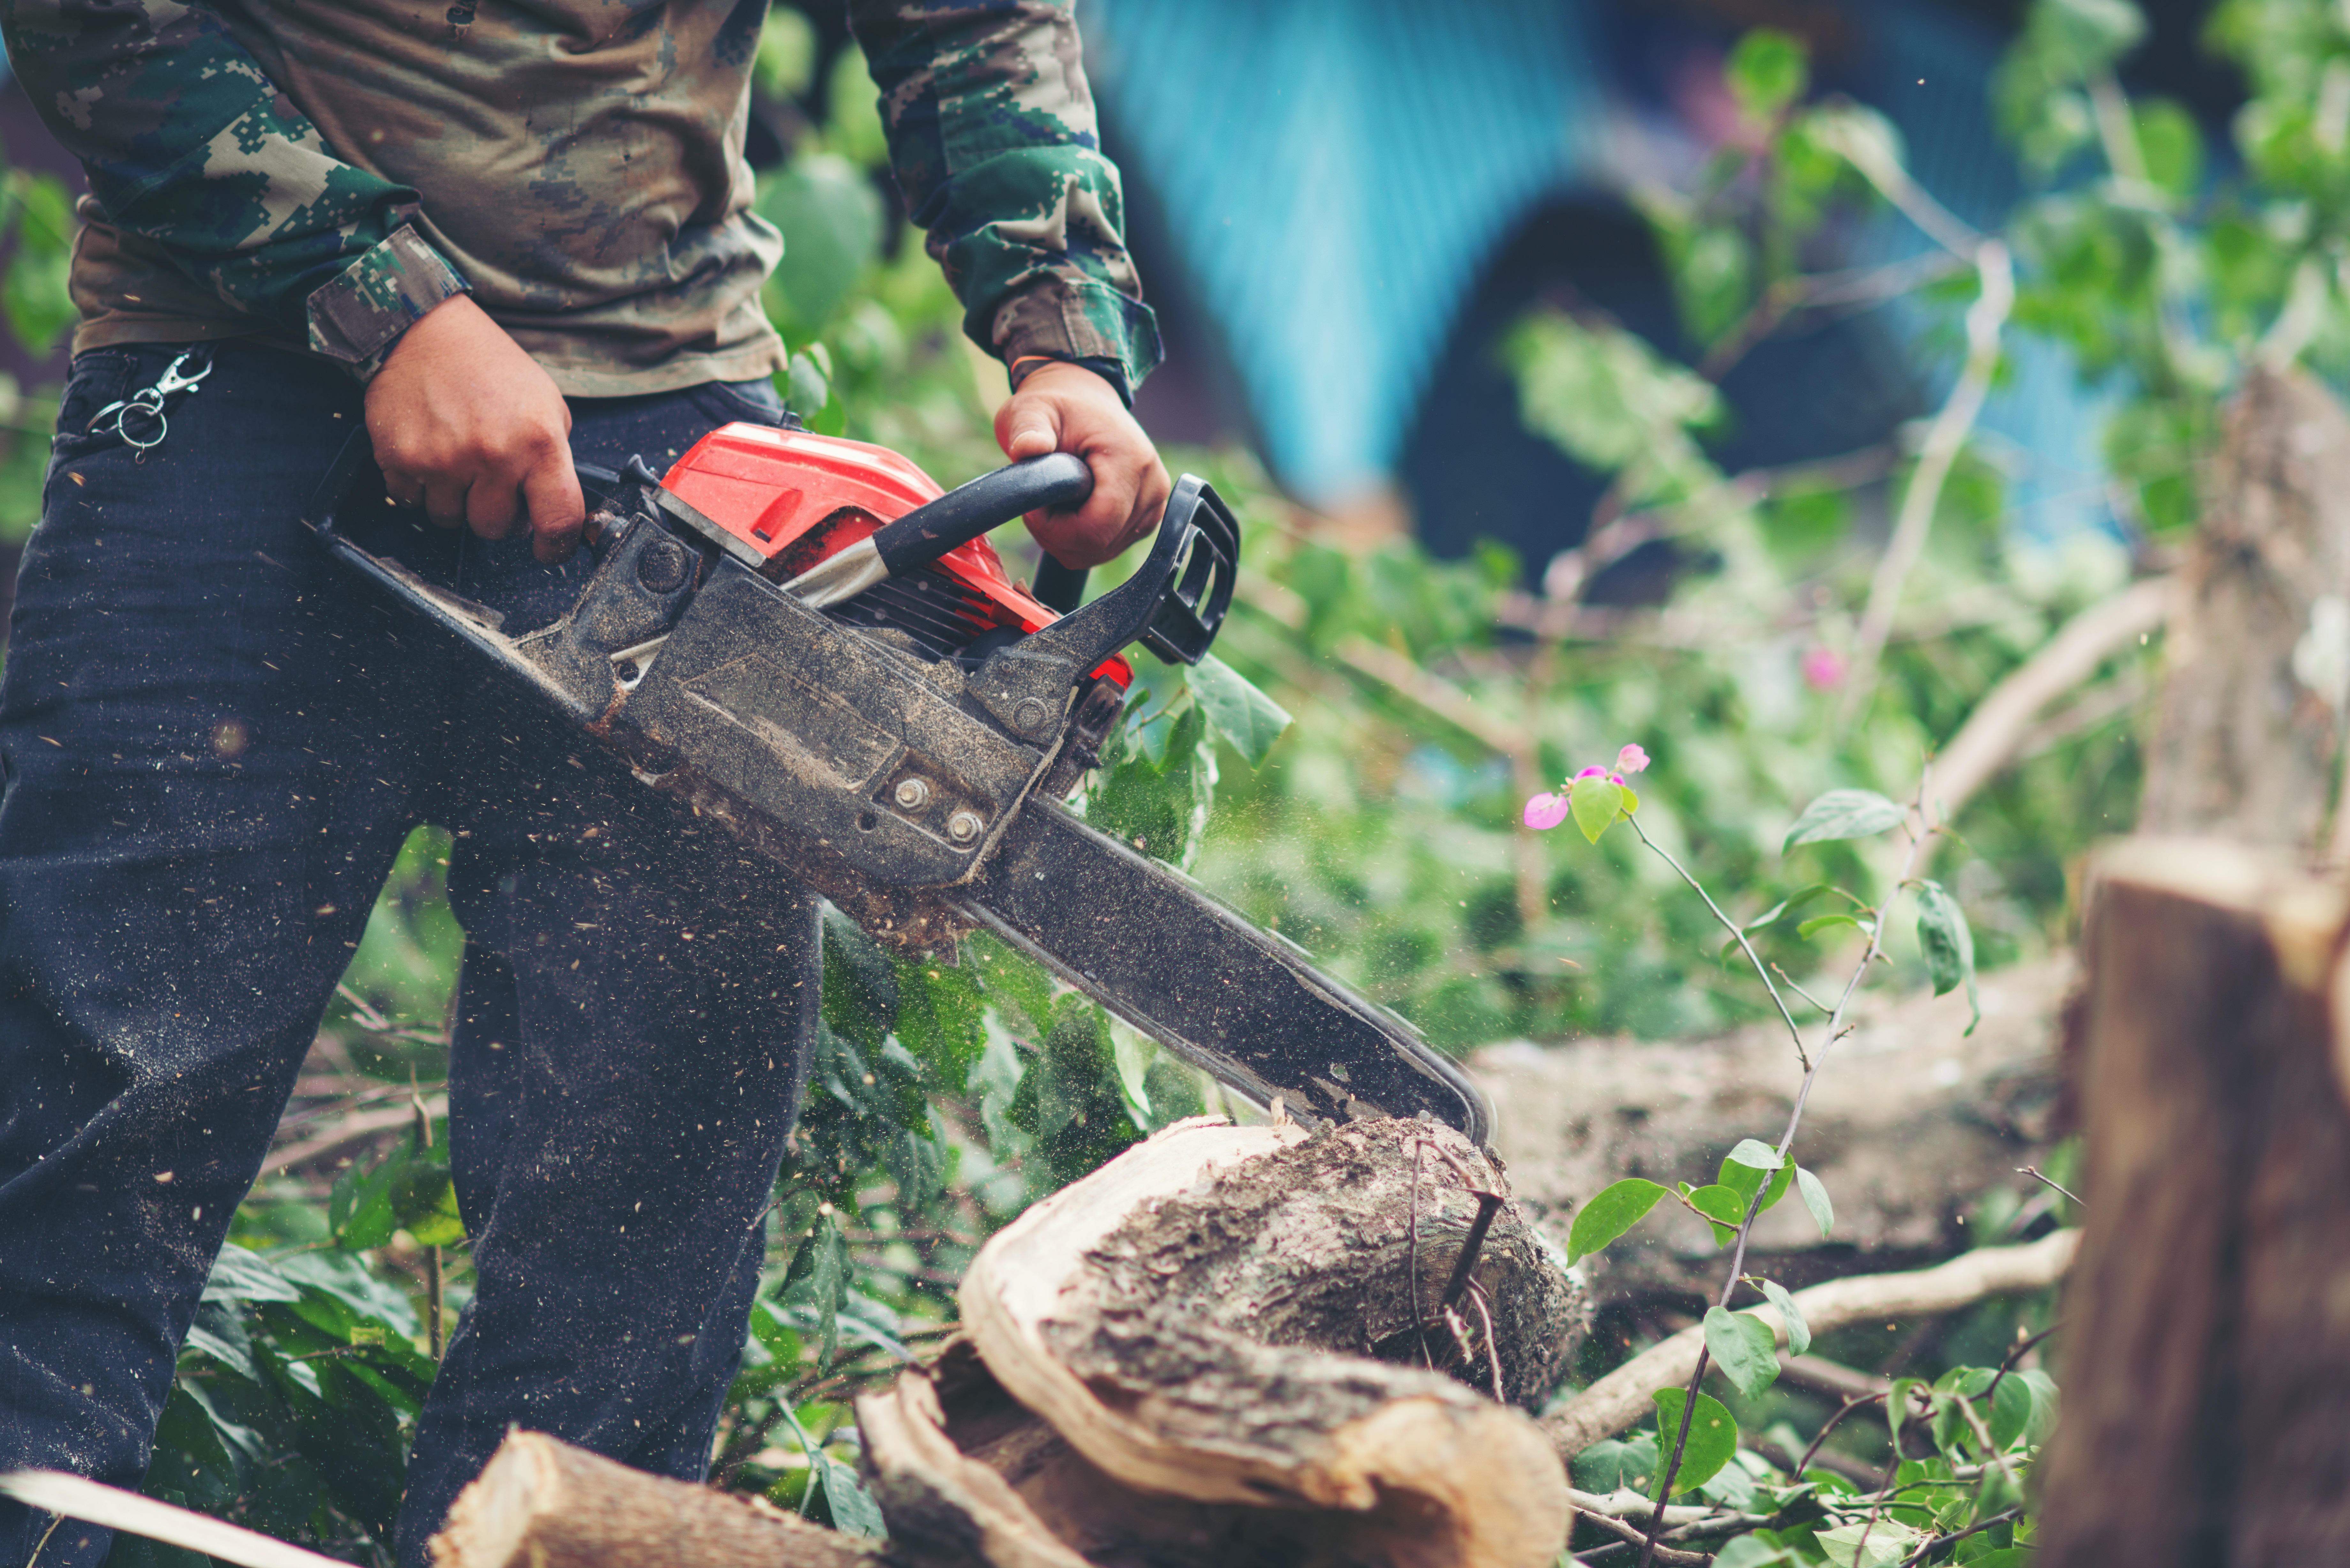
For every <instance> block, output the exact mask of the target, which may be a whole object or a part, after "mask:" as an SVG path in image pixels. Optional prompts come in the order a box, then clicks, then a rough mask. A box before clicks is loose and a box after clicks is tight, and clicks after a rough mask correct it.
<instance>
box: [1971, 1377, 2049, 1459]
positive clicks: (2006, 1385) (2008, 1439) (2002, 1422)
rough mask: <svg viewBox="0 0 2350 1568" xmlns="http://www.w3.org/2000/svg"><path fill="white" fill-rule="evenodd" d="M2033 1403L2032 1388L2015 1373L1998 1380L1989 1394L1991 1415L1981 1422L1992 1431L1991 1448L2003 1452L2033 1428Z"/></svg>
mask: <svg viewBox="0 0 2350 1568" xmlns="http://www.w3.org/2000/svg"><path fill="white" fill-rule="evenodd" d="M2035 1403H2036V1401H2034V1399H2033V1395H2032V1385H2031V1384H2029V1383H2026V1382H2025V1381H2024V1380H2023V1379H2022V1377H2020V1376H2017V1375H2016V1374H2014V1373H2012V1372H2011V1373H2009V1374H2008V1375H2007V1376H2004V1377H2002V1378H2001V1379H2000V1380H1999V1386H1997V1387H1995V1388H1993V1389H1992V1390H1991V1414H1990V1415H1989V1416H1988V1417H1984V1420H1983V1425H1984V1426H1986V1427H1989V1428H1991V1443H1992V1446H1993V1447H1995V1448H1997V1449H2001V1450H2002V1452H2003V1451H2005V1450H2006V1449H2009V1448H2012V1447H2013V1446H2014V1443H2015V1440H2016V1439H2017V1438H2021V1437H2022V1436H2023V1434H2024V1431H2025V1430H2026V1429H2027V1428H2030V1426H2031V1425H2032V1411H2033V1406H2034V1404H2035Z"/></svg>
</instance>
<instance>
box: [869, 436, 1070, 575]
mask: <svg viewBox="0 0 2350 1568" xmlns="http://www.w3.org/2000/svg"><path fill="white" fill-rule="evenodd" d="M1092 493H1094V475H1093V470H1091V469H1089V468H1087V466H1086V461H1085V459H1083V458H1081V457H1077V456H1076V455H1074V454H1073V453H1070V452H1050V453H1047V454H1046V455H1045V456H1043V457H1032V458H1030V459H1028V460H1027V461H1026V462H1015V463H1012V464H1010V465H1009V466H1007V467H1004V468H999V469H997V470H996V471H995V472H993V473H983V474H981V475H980V476H979V477H978V478H977V479H974V480H972V482H971V483H968V484H959V485H957V486H955V487H954V488H953V489H952V490H950V491H948V492H947V493H945V494H944V495H941V496H940V497H939V498H938V499H937V500H936V501H932V502H928V503H925V504H922V505H920V506H917V507H915V508H914V509H913V510H912V511H911V512H909V513H907V514H905V515H904V516H903V517H900V518H899V519H898V520H897V521H895V522H894V523H885V524H882V525H881V526H880V527H879V528H878V529H876V530H875V531H874V535H873V549H874V553H875V554H877V555H879V556H880V557H881V564H882V565H883V566H887V567H889V575H890V576H893V577H902V576H905V575H906V574H907V573H908V572H910V571H912V570H913V569H914V568H915V567H917V566H924V565H927V564H928V563H930V562H931V561H935V560H937V559H938V558H939V557H940V556H943V555H945V554H946V553H947V552H948V551H949V550H951V549H954V548H956V547H957V546H958V545H968V544H970V543H971V542H972V540H973V539H976V538H978V537H979V536H980V535H983V534H987V533H992V532H993V531H994V530H995V529H997V528H1000V527H1002V526H1003V524H1006V523H1009V522H1011V521H1012V520H1013V519H1014V517H1024V516H1026V515H1027V514H1029V513H1031V512H1046V511H1052V512H1058V511H1063V510H1066V509H1067V508H1070V507H1076V506H1082V505H1084V504H1085V501H1086V497H1087V496H1089V495H1091V494H1092Z"/></svg>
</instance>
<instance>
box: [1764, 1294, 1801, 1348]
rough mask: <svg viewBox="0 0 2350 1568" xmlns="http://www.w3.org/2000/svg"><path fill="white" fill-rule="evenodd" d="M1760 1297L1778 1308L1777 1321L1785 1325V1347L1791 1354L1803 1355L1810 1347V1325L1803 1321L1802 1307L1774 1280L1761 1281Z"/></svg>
mask: <svg viewBox="0 0 2350 1568" xmlns="http://www.w3.org/2000/svg"><path fill="white" fill-rule="evenodd" d="M1763 1299H1764V1300H1765V1301H1767V1302H1769V1303H1771V1304H1772V1305H1773V1306H1774V1307H1777V1308H1778V1309H1779V1321H1780V1322H1781V1323H1783V1324H1786V1325H1787V1349H1788V1352H1789V1353H1790V1354H1791V1355H1805V1354H1807V1353H1808V1352H1809V1351H1810V1350H1811V1348H1812V1330H1811V1325H1810V1324H1806V1323H1805V1322H1804V1309H1803V1308H1801V1307H1799V1306H1797V1305H1796V1304H1795V1298H1794V1296H1793V1295H1790V1294H1789V1293H1788V1292H1787V1287H1786V1286H1784V1285H1783V1284H1781V1283H1780V1282H1778V1281H1776V1280H1764V1281H1763Z"/></svg>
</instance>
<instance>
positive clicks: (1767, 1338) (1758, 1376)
mask: <svg viewBox="0 0 2350 1568" xmlns="http://www.w3.org/2000/svg"><path fill="white" fill-rule="evenodd" d="M1705 1347H1706V1349H1707V1350H1709V1351H1711V1353H1712V1355H1713V1360H1714V1364H1715V1365H1716V1366H1720V1367H1721V1375H1722V1376H1724V1377H1727V1378H1729V1379H1730V1381H1731V1386H1733V1387H1735V1388H1736V1389H1737V1390H1738V1391H1739V1392H1740V1393H1741V1394H1743V1395H1745V1396H1746V1397H1748V1398H1749V1399H1752V1398H1755V1397H1758V1396H1760V1395H1761V1394H1762V1392H1763V1390H1764V1389H1765V1388H1768V1387H1770V1386H1771V1385H1772V1384H1773V1383H1775V1382H1776V1381H1778V1377H1779V1341H1778V1336H1777V1335H1776V1334H1773V1333H1772V1332H1771V1326H1770V1324H1766V1323H1764V1322H1763V1320H1762V1319H1761V1318H1759V1317H1756V1316H1755V1315H1754V1314H1752V1313H1742V1312H1731V1310H1730V1309H1729V1308H1728V1307H1722V1306H1715V1307H1708V1308H1707V1309H1706V1314H1705ZM1733 1433H1734V1429H1733Z"/></svg>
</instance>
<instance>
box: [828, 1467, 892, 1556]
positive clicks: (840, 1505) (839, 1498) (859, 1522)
mask: <svg viewBox="0 0 2350 1568" xmlns="http://www.w3.org/2000/svg"><path fill="white" fill-rule="evenodd" d="M816 1459H817V1461H818V1463H819V1464H820V1465H821V1467H822V1473H823V1476H824V1481H823V1485H824V1505H825V1507H826V1508H827V1509H828V1510H830V1511H831V1513H832V1527H833V1528H834V1529H835V1530H837V1531H839V1532H841V1533H842V1534H844V1535H862V1536H866V1537H868V1539H871V1540H875V1541H879V1540H880V1539H881V1538H882V1537H883V1536H885V1535H887V1534H888V1533H889V1529H888V1527H887V1526H886V1525H884V1524H883V1523H882V1521H881V1505H880V1504H879V1503H878V1502H875V1501H873V1494H872V1493H871V1492H869V1491H867V1490H865V1485H864V1483H863V1482H862V1481H859V1480H858V1479H857V1472H856V1471H855V1470H854V1469H850V1468H849V1467H848V1466H847V1465H845V1464H842V1463H841V1462H840V1461H839V1460H838V1459H834V1458H833V1457H832V1456H831V1455H830V1454H827V1453H826V1452H825V1451H824V1450H823V1449H817V1450H816Z"/></svg>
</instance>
